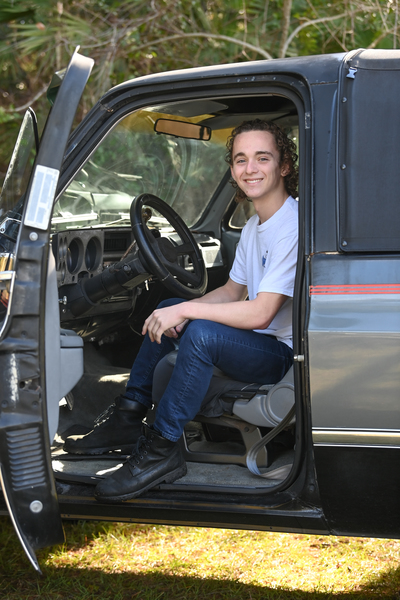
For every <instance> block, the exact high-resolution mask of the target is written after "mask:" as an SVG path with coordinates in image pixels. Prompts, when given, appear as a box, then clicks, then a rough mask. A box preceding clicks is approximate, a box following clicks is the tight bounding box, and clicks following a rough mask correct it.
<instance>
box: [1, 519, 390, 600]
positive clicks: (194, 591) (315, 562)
mask: <svg viewBox="0 0 400 600" xmlns="http://www.w3.org/2000/svg"><path fill="white" fill-rule="evenodd" d="M0 524H1V530H0V544H1V552H0V598H7V600H36V599H39V598H40V600H65V599H71V600H72V599H74V600H92V599H93V600H94V599H96V600H103V599H110V600H111V599H112V600H131V599H132V600H170V599H173V600H208V599H212V600H234V599H235V600H236V599H240V600H261V599H262V600H268V599H271V600H278V599H279V600H292V599H299V600H326V599H328V598H343V599H346V600H353V599H354V600H355V599H357V600H363V599H372V598H374V599H377V598H388V599H391V600H400V567H399V558H400V541H397V540H381V539H367V538H365V539H364V538H343V537H333V536H330V537H322V536H312V535H297V534H286V533H265V532H258V531H235V530H228V529H208V528H207V529H201V528H195V527H191V528H183V527H168V526H153V525H136V524H115V523H106V522H88V521H82V522H74V523H69V522H66V523H65V533H66V539H67V541H66V543H65V544H64V545H63V546H60V547H53V548H50V549H43V550H40V551H38V553H37V555H38V559H39V562H40V565H41V568H42V571H43V575H42V576H40V575H38V574H37V573H36V572H35V571H34V570H33V568H32V567H31V566H30V563H29V562H28V560H27V559H26V558H25V556H24V554H23V552H22V550H21V548H20V546H19V544H18V542H17V540H16V536H15V534H14V530H13V528H12V525H11V523H10V521H9V520H8V519H7V518H5V517H2V518H0Z"/></svg>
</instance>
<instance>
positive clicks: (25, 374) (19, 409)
mask: <svg viewBox="0 0 400 600" xmlns="http://www.w3.org/2000/svg"><path fill="white" fill-rule="evenodd" d="M92 65H93V61H92V60H91V59H88V58H85V57H83V56H80V55H79V54H77V53H75V54H74V56H73V57H72V59H71V62H70V64H69V66H68V69H67V70H66V72H65V75H64V78H63V82H62V84H61V87H60V90H59V93H58V96H57V99H56V101H55V104H54V106H53V109H52V111H51V113H50V116H49V119H48V121H47V124H46V129H45V133H44V135H43V137H42V140H41V145H40V149H39V153H38V157H37V159H36V162H35V165H34V168H33V176H32V178H31V183H30V185H29V186H28V189H27V192H26V194H24V193H23V190H18V192H19V193H18V197H17V198H16V200H15V206H17V207H18V211H15V210H14V213H13V214H15V215H17V214H18V215H19V217H20V221H19V222H18V219H17V218H16V219H15V221H16V222H17V225H18V233H17V235H18V237H16V236H15V238H14V240H13V239H12V238H10V236H9V237H8V238H7V243H9V244H10V243H11V242H14V244H13V248H12V252H13V255H14V257H15V271H12V273H14V276H13V279H14V289H13V291H12V294H11V295H10V296H9V299H8V305H7V316H6V318H5V319H4V326H3V330H2V337H1V338H0V373H2V375H3V378H2V385H1V388H0V461H1V485H2V489H3V494H4V496H5V499H6V503H7V506H8V509H9V512H10V515H11V518H12V520H13V523H14V526H15V528H16V531H17V534H18V536H19V538H20V540H21V542H22V545H23V547H24V549H25V551H26V553H27V555H28V557H29V559H30V560H31V562H32V564H33V566H34V567H35V568H36V569H37V570H40V569H39V565H38V563H37V560H36V557H35V550H36V549H37V548H40V547H44V546H49V545H52V544H55V543H59V542H61V541H62V540H63V530H62V525H61V519H60V516H59V507H58V502H57V495H56V489H55V484H54V479H53V473H52V467H51V461H50V440H49V430H48V414H47V406H46V402H47V397H48V396H49V395H51V392H52V390H48V389H47V380H46V368H45V365H46V330H47V329H48V328H49V327H52V328H54V331H53V336H55V337H56V339H57V340H59V339H60V325H59V320H54V319H53V320H52V321H50V322H49V319H47V320H46V319H45V313H46V297H47V298H48V296H47V295H46V289H47V281H48V278H47V270H48V263H49V236H50V232H49V223H50V216H51V211H52V206H53V202H54V195H55V189H56V185H57V180H58V173H59V170H60V168H61V164H62V160H63V155H64V150H65V146H66V143H67V139H68V135H69V132H70V128H71V125H72V121H73V118H74V115H75V111H76V108H77V105H78V102H79V99H80V97H81V94H82V92H83V89H84V87H85V85H86V81H87V79H88V77H89V74H90V71H91V68H92ZM25 198H26V201H25ZM21 214H22V219H21ZM0 233H1V226H0ZM10 239H11V242H10ZM3 275H4V274H0V281H1V280H2V276H3ZM47 337H48V336H47ZM49 392H50V394H49ZM59 399H60V398H59ZM53 428H54V425H53Z"/></svg>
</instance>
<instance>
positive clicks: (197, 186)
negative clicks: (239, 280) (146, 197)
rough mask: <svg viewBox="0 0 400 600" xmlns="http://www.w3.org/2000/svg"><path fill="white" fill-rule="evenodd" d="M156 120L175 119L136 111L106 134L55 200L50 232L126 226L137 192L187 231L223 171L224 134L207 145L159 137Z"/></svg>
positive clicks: (194, 221) (198, 216)
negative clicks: (165, 208)
mask: <svg viewBox="0 0 400 600" xmlns="http://www.w3.org/2000/svg"><path fill="white" fill-rule="evenodd" d="M161 117H162V118H164V119H165V118H171V119H177V117H175V116H171V115H166V114H165V113H162V114H158V113H157V112H156V111H152V109H146V110H141V111H137V112H135V113H132V114H131V115H129V116H127V117H125V118H124V119H123V120H122V121H121V122H120V123H119V124H118V125H116V126H115V127H114V129H112V130H111V131H110V132H109V133H108V135H107V137H105V138H104V139H103V140H102V142H101V144H100V145H99V146H98V147H97V149H96V150H95V151H94V152H93V154H92V155H91V156H90V158H89V159H88V161H87V162H86V164H85V165H84V166H83V168H82V169H81V170H80V171H79V172H78V173H77V175H76V176H75V178H74V180H73V181H72V182H71V183H70V185H69V186H68V188H67V189H66V190H65V192H64V193H63V194H62V195H61V196H60V198H59V199H58V201H57V203H56V205H55V210H54V213H53V219H52V226H53V231H61V230H65V229H67V228H69V227H74V228H77V227H96V226H107V225H110V226H111V225H112V226H118V225H127V224H129V209H130V205H131V203H132V200H133V198H134V197H135V196H137V195H139V194H142V193H150V194H154V195H155V196H158V197H160V198H161V199H162V200H164V201H165V202H166V203H167V204H169V205H170V206H172V207H173V208H174V210H175V211H176V212H177V213H178V214H179V215H180V216H181V218H182V219H183V220H184V221H185V223H186V225H188V226H189V227H190V226H192V225H193V224H194V223H196V222H197V221H198V220H199V219H200V217H201V216H202V214H203V213H204V211H205V209H206V207H207V205H208V204H209V202H210V200H211V198H212V196H213V193H214V191H215V190H216V188H217V186H218V184H219V182H220V181H221V179H222V177H223V175H224V174H225V172H226V170H227V164H226V162H225V160H224V156H225V152H226V149H225V141H226V138H227V136H228V134H229V131H221V132H218V133H215V132H213V134H212V136H211V139H210V140H208V141H204V140H198V139H197V140H195V139H184V138H180V137H176V136H173V135H169V134H167V135H165V134H158V133H156V132H155V131H154V124H155V122H156V120H157V119H158V118H161ZM205 117H206V115H200V116H197V118H196V119H195V121H200V120H201V119H202V118H205ZM187 121H188V122H190V119H188V120H187Z"/></svg>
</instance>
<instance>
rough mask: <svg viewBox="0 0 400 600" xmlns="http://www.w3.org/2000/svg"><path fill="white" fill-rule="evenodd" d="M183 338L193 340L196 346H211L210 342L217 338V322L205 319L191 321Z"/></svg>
mask: <svg viewBox="0 0 400 600" xmlns="http://www.w3.org/2000/svg"><path fill="white" fill-rule="evenodd" d="M183 338H184V339H186V341H187V342H189V341H191V342H192V343H193V344H195V345H196V346H209V345H210V343H213V342H215V340H216V335H215V323H213V322H212V321H205V320H203V319H196V320H195V321H191V322H190V323H189V324H188V326H187V328H186V331H185V335H184V336H183Z"/></svg>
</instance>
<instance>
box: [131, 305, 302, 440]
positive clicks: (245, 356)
mask: <svg viewBox="0 0 400 600" xmlns="http://www.w3.org/2000/svg"><path fill="white" fill-rule="evenodd" d="M178 302H184V300H181V299H177V298H174V299H172V300H166V301H164V302H161V304H160V305H159V308H162V307H165V306H171V305H173V304H177V303H178ZM175 348H176V340H174V339H173V338H169V337H166V336H165V335H163V336H162V338H161V344H157V342H151V341H150V338H149V336H148V335H147V334H146V336H145V338H144V341H143V344H142V346H141V348H140V350H139V353H138V355H137V357H136V360H135V362H134V363H133V366H132V370H131V375H130V378H129V381H128V383H127V386H126V392H125V396H126V397H127V398H130V399H131V400H136V401H138V402H140V403H141V404H144V405H145V406H147V407H148V408H150V407H151V406H152V396H151V391H152V384H153V373H154V369H155V368H156V366H157V364H158V362H159V361H160V360H161V359H162V358H164V356H166V355H167V354H169V352H171V351H172V350H174V349H175ZM292 363H293V351H292V349H291V348H289V346H288V345H287V344H285V343H284V342H278V341H277V340H276V339H275V338H274V337H271V336H269V335H264V334H262V333H256V332H255V331H252V330H250V331H249V330H247V329H236V328H235V327H229V326H227V325H221V324H220V323H215V322H213V321H205V320H202V319H199V320H195V321H191V322H190V323H189V324H188V325H187V327H186V328H185V330H184V331H183V332H182V334H181V335H180V339H179V352H178V356H177V360H176V364H175V368H174V371H173V374H172V376H171V379H170V381H169V384H168V385H167V387H166V389H165V392H164V394H163V396H162V398H161V401H160V403H159V405H158V407H157V413H156V418H155V421H154V424H153V427H154V428H155V430H156V431H158V432H159V433H161V435H162V436H163V437H165V438H167V439H168V440H171V441H173V442H176V441H177V440H178V439H179V438H180V437H181V435H182V433H183V428H184V427H185V425H186V424H187V423H188V422H189V421H191V420H192V419H193V418H194V417H195V416H196V414H197V413H198V412H199V410H200V406H201V403H202V400H203V398H204V396H205V395H206V392H207V389H208V386H209V384H210V380H211V377H212V372H213V367H214V365H215V366H216V367H218V368H219V369H220V370H221V371H223V372H224V373H225V374H226V375H228V376H229V377H231V378H232V379H237V380H239V381H244V382H248V383H260V384H263V383H264V384H268V383H277V382H278V381H280V380H281V379H282V377H283V376H284V375H285V373H286V372H287V371H288V369H289V368H290V367H291V365H292Z"/></svg>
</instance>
